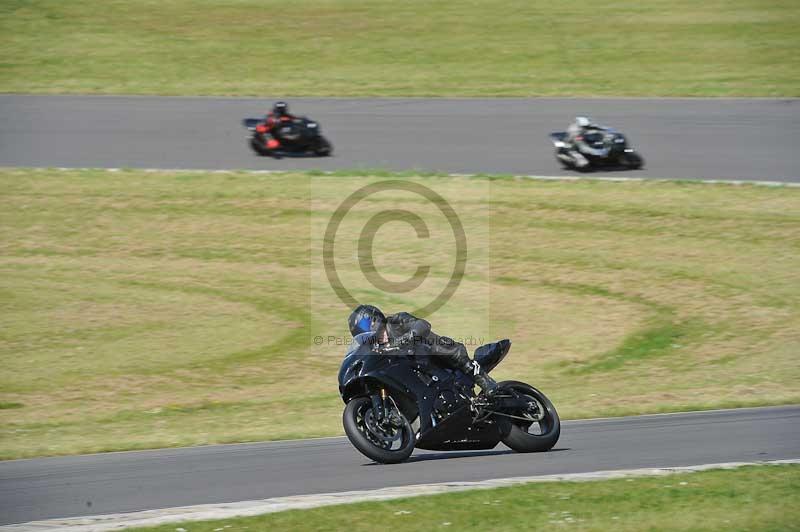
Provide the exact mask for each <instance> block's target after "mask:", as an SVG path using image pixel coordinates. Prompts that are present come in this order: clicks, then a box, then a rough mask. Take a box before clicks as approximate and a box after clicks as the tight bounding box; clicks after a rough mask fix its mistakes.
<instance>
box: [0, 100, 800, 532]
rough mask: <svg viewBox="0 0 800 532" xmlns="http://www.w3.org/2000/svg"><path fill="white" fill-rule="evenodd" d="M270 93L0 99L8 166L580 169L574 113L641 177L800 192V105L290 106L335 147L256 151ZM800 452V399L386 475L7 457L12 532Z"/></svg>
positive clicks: (228, 450)
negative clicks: (595, 125) (553, 137)
mask: <svg viewBox="0 0 800 532" xmlns="http://www.w3.org/2000/svg"><path fill="white" fill-rule="evenodd" d="M271 101H272V99H220V98H160V97H111V96H102V97H98V96H95V97H91V96H24V95H8V94H6V95H0V166H5V167H12V166H26V167H27V166H30V167H114V168H125V167H129V168H184V169H192V168H195V169H260V170H298V169H322V170H335V169H358V168H368V169H377V168H379V169H389V170H409V169H418V170H425V171H441V172H448V173H511V174H518V175H548V176H572V175H577V174H575V173H573V172H569V171H565V170H562V169H561V167H560V165H559V164H558V163H557V162H556V160H555V159H554V157H553V149H552V146H551V144H550V142H549V140H548V138H547V135H548V133H550V132H551V131H557V130H562V129H563V128H564V127H565V126H566V125H567V123H568V121H569V120H570V119H571V118H572V117H574V116H575V115H576V114H586V115H589V116H592V117H593V118H595V119H596V120H597V121H598V122H601V123H604V124H607V125H611V126H614V127H616V128H617V129H619V130H621V131H623V132H625V133H626V134H627V135H628V136H629V139H630V140H631V142H632V144H633V146H634V147H635V148H637V149H638V150H639V151H640V152H641V153H642V155H643V156H644V158H645V160H646V168H645V169H644V170H639V171H628V172H614V173H610V174H609V173H596V174H593V175H596V176H608V175H614V176H627V177H652V178H681V179H748V180H749V179H752V180H765V181H785V182H790V181H791V182H800V164H799V161H800V156H798V154H797V146H798V142H797V139H798V138H800V100H766V99H765V100H746V99H714V100H699V99H667V100H658V99H611V100H604V99H590V100H570V99H530V100H525V99H494V100H489V99H485V100H482V99H435V100H425V99H372V100H355V99H292V100H290V104H291V105H292V110H293V112H295V113H296V114H303V115H309V116H311V117H313V118H315V119H317V120H318V121H319V122H320V123H321V126H322V130H323V133H324V134H325V135H326V136H328V137H329V138H330V140H331V141H332V143H333V145H334V156H333V157H330V158H320V159H300V158H284V159H281V160H274V159H269V158H262V157H258V156H256V155H255V154H253V153H252V152H251V151H250V149H249V147H248V146H247V145H246V133H247V132H246V130H244V128H242V127H241V124H240V122H241V119H242V118H245V117H250V116H259V115H261V114H263V113H264V112H265V111H266V110H267V109H268V107H269V105H270V103H271ZM790 458H800V406H787V407H774V408H763V409H742V410H729V411H714V412H705V413H689V414H670V415H660V416H659V415H657V416H641V417H631V418H616V419H606V420H583V421H572V422H565V423H564V425H563V430H562V436H561V440H560V441H559V443H558V445H557V447H556V448H555V449H554V450H553V451H551V452H548V453H540V454H528V455H521V454H516V453H513V452H511V451H509V450H507V449H505V448H502V447H499V448H498V449H495V450H493V451H488V452H464V453H432V452H424V451H416V452H415V453H414V455H413V457H412V459H411V460H410V461H409V462H407V463H404V464H398V465H392V466H381V465H376V464H373V463H370V462H369V460H367V459H365V458H364V457H363V456H361V455H360V454H358V453H357V452H356V451H355V450H354V449H353V448H352V447H351V446H350V444H349V443H348V442H347V440H346V439H344V438H325V439H316V440H303V441H291V442H266V443H254V444H240V445H222V446H208V447H195V448H185V449H164V450H153V451H141V452H127V453H110V454H98V455H87V456H72V457H63V458H43V459H35V460H17V461H8V462H0V525H4V524H11V523H21V522H27V521H32V520H41V519H48V518H60V517H72V516H83V515H96V514H108V513H119V512H130V511H137V510H146V509H155V508H168V507H175V506H187V505H195V504H206V503H222V502H234V501H242V500H253V499H264V498H269V497H280V496H287V495H303V494H312V493H328V492H342V491H349V490H365V489H374V488H380V487H391V486H403V485H411V484H423V483H434V482H450V481H475V480H485V479H491V478H504V477H518V476H534V475H547V474H559V473H579V472H591V471H602V470H614V469H633V468H644V467H672V466H687V465H697V464H706V463H719V462H731V461H754V460H780V459H790Z"/></svg>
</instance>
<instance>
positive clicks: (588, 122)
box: [575, 116, 592, 127]
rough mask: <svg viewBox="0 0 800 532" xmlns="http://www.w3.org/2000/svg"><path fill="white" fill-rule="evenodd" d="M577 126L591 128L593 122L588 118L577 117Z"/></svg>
mask: <svg viewBox="0 0 800 532" xmlns="http://www.w3.org/2000/svg"><path fill="white" fill-rule="evenodd" d="M575 125H577V126H578V127H589V126H590V125H592V121H591V120H589V117H587V116H576V117H575Z"/></svg>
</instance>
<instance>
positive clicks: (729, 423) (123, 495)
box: [0, 406, 800, 524]
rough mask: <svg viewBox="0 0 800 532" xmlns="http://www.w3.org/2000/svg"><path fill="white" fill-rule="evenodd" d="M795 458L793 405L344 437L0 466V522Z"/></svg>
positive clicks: (798, 441)
mask: <svg viewBox="0 0 800 532" xmlns="http://www.w3.org/2000/svg"><path fill="white" fill-rule="evenodd" d="M790 458H800V406H785V407H773V408H753V409H741V410H721V411H711V412H704V413H687V414H667V415H654V416H641V417H630V418H610V419H602V420H584V421H572V422H565V423H564V425H563V427H562V435H561V439H560V440H559V442H558V444H557V445H556V447H555V449H554V450H553V451H550V452H547V453H536V454H517V453H513V452H511V451H509V450H508V449H506V448H505V447H502V446H499V447H498V448H496V449H494V450H492V451H472V452H456V453H442V452H426V451H415V452H414V454H413V455H412V458H411V460H410V461H408V462H406V463H403V464H396V465H391V466H382V465H377V464H374V463H372V462H370V461H369V460H368V459H366V458H364V457H363V456H362V455H360V454H358V453H357V452H356V451H355V450H354V449H353V448H352V447H351V446H350V444H349V442H348V441H347V440H346V439H345V438H324V439H316V440H299V441H289V442H266V443H254V444H239V445H219V446H208V447H194V448H182V449H162V450H153V451H140V452H126V453H109V454H95V455H85V456H71V457H63V458H42V459H35V460H17V461H10V462H2V463H0V524H10V523H18V522H27V521H31V520H38V519H46V518H56V517H70V516H81V515H97V514H106V513H117V512H129V511H136V510H145V509H155V508H166V507H174V506H186V505H193V504H204V503H215V502H233V501H242V500H253V499H264V498H268V497H279V496H287V495H301V494H309V493H330V492H342V491H349V490H356V489H359V490H364V489H372V488H379V487H390V486H402V485H409V484H423V483H431V482H451V481H470V480H485V479H491V478H506V477H519V476H534V475H547V474H559V473H579V472H591V471H602V470H613V469H629V468H642V467H675V466H687V465H697V464H705V463H720V462H732V461H756V460H783V459H790Z"/></svg>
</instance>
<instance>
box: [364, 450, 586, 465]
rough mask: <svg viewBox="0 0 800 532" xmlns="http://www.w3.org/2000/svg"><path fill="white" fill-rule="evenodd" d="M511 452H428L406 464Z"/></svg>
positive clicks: (414, 457) (508, 452) (554, 451)
mask: <svg viewBox="0 0 800 532" xmlns="http://www.w3.org/2000/svg"><path fill="white" fill-rule="evenodd" d="M569 450H570V448H569V447H559V448H553V449H550V450H549V451H548V452H551V453H557V452H561V451H569ZM509 454H519V453H517V452H516V451H514V450H512V449H500V450H497V451H463V452H453V451H449V452H443V453H426V454H420V455H415V456H411V457H409V458H408V459H407V460H406V461H405V462H401V463H406V464H413V463H414V462H431V461H438V460H452V459H458V458H480V457H484V456H503V455H509ZM361 465H362V466H365V467H366V466H384V465H391V464H381V463H378V462H365V463H363V464H361Z"/></svg>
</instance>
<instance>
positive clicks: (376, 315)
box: [347, 305, 386, 337]
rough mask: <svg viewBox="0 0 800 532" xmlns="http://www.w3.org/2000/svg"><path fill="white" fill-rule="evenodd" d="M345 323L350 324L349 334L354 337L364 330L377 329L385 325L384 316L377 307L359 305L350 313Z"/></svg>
mask: <svg viewBox="0 0 800 532" xmlns="http://www.w3.org/2000/svg"><path fill="white" fill-rule="evenodd" d="M347 325H349V326H350V334H352V335H353V337H355V336H358V335H359V334H362V333H365V332H370V331H377V330H378V329H380V328H381V327H383V326H384V325H386V316H384V315H383V312H381V310H380V309H379V308H378V307H374V306H372V305H359V306H357V307H356V309H355V310H354V311H353V312H351V313H350V317H349V318H347Z"/></svg>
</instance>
